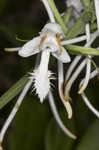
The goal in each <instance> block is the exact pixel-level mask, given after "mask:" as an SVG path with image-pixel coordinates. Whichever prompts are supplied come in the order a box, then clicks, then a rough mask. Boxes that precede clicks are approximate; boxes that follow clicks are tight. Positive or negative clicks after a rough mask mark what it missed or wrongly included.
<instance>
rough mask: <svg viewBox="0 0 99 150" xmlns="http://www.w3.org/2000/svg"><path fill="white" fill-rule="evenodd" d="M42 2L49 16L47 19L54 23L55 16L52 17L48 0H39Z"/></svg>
mask: <svg viewBox="0 0 99 150" xmlns="http://www.w3.org/2000/svg"><path fill="white" fill-rule="evenodd" d="M41 1H42V3H43V4H44V6H45V8H46V11H47V13H48V16H49V19H50V21H51V22H52V23H55V18H54V15H53V13H52V10H51V8H50V5H49V3H48V0H41Z"/></svg>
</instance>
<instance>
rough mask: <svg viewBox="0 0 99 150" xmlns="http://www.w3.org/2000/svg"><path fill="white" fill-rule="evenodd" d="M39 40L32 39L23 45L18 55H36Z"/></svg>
mask: <svg viewBox="0 0 99 150" xmlns="http://www.w3.org/2000/svg"><path fill="white" fill-rule="evenodd" d="M40 40H41V38H40V37H36V38H33V39H32V40H31V41H29V42H27V43H26V44H24V45H23V47H22V48H21V50H19V51H18V54H19V55H20V56H22V57H28V56H31V55H34V54H36V53H38V52H39V43H40Z"/></svg>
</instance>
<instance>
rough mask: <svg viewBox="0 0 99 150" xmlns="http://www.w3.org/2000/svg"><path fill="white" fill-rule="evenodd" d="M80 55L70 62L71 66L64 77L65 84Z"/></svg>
mask: <svg viewBox="0 0 99 150" xmlns="http://www.w3.org/2000/svg"><path fill="white" fill-rule="evenodd" d="M81 57H82V56H81V55H78V56H76V57H75V59H74V60H73V61H72V63H71V65H70V66H69V69H68V70H67V73H66V75H65V82H67V81H68V79H69V77H70V76H71V73H72V71H73V69H74V68H75V66H76V65H77V64H78V62H79V60H80V59H81Z"/></svg>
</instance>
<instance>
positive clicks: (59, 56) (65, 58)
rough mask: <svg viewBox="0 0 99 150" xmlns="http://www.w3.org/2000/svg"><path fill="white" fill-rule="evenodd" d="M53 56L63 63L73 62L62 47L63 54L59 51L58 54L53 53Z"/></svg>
mask: <svg viewBox="0 0 99 150" xmlns="http://www.w3.org/2000/svg"><path fill="white" fill-rule="evenodd" d="M52 55H53V56H54V57H56V58H57V59H58V60H60V61H62V62H63V63H67V62H70V61H71V59H70V56H69V55H68V53H67V51H66V49H65V48H64V47H62V53H61V54H59V51H58V52H55V53H52Z"/></svg>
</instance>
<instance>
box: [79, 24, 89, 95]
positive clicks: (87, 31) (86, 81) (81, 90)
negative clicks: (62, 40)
mask: <svg viewBox="0 0 99 150" xmlns="http://www.w3.org/2000/svg"><path fill="white" fill-rule="evenodd" d="M86 35H87V43H88V41H90V26H89V24H86ZM89 57H91V56H90V55H89ZM86 61H87V64H86V74H85V80H84V82H83V84H82V85H81V87H80V90H79V91H78V93H79V94H81V93H82V92H83V91H84V90H85V89H86V87H87V85H88V82H89V79H90V72H91V61H90V59H87V60H86Z"/></svg>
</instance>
